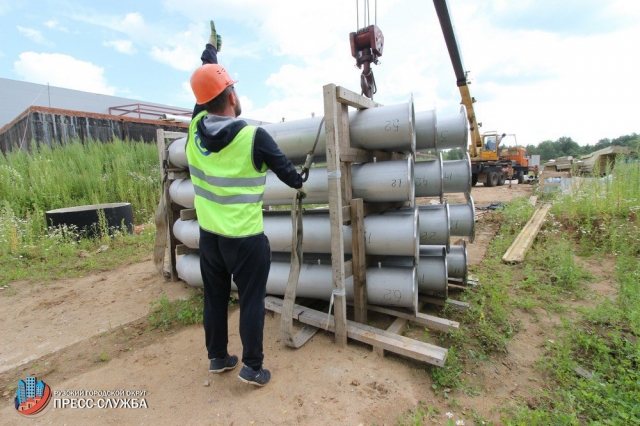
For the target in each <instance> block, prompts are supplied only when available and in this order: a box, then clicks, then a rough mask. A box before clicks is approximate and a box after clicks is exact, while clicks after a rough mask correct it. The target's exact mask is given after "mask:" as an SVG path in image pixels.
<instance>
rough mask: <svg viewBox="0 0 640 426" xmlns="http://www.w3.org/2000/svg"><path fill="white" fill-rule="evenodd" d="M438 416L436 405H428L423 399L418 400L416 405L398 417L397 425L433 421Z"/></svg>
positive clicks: (416, 424)
mask: <svg viewBox="0 0 640 426" xmlns="http://www.w3.org/2000/svg"><path fill="white" fill-rule="evenodd" d="M439 416H440V409H439V408H438V407H430V406H428V405H427V404H426V403H425V402H424V401H420V403H419V404H418V406H417V407H414V408H412V409H410V410H409V411H408V412H406V413H403V414H402V415H401V416H400V418H399V419H398V425H399V426H420V425H424V424H426V423H435V422H436V419H437V418H438V417H439Z"/></svg>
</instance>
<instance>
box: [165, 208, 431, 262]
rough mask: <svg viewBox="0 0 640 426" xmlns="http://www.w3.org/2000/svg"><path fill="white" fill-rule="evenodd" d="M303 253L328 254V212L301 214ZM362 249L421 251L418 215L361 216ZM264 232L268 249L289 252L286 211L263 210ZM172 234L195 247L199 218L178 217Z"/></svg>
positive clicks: (347, 244)
mask: <svg viewBox="0 0 640 426" xmlns="http://www.w3.org/2000/svg"><path fill="white" fill-rule="evenodd" d="M303 228H304V238H303V245H302V249H303V251H304V253H331V223H330V221H329V212H328V211H327V210H323V211H319V212H317V211H306V212H305V213H304V214H303ZM364 228H365V252H366V253H367V254H371V255H398V256H412V257H417V256H418V255H419V253H420V243H419V240H418V229H419V225H418V215H417V211H414V214H413V215H411V214H405V215H403V216H401V217H394V218H393V219H392V220H390V219H389V217H386V216H382V215H372V216H367V217H366V218H365V219H364ZM264 233H265V235H266V236H267V237H268V238H269V242H270V244H271V250H273V251H276V252H290V251H291V215H290V213H289V212H286V211H280V212H278V211H273V212H264ZM343 233H344V251H345V253H351V249H352V246H351V243H352V240H351V238H352V237H351V235H352V234H351V227H350V226H344V227H343ZM173 234H174V235H175V237H176V238H177V239H178V240H180V241H181V242H182V243H183V244H184V245H186V246H187V247H191V248H198V240H199V237H200V228H199V225H198V221H196V220H187V221H182V220H181V219H178V220H177V221H176V222H175V224H174V225H173Z"/></svg>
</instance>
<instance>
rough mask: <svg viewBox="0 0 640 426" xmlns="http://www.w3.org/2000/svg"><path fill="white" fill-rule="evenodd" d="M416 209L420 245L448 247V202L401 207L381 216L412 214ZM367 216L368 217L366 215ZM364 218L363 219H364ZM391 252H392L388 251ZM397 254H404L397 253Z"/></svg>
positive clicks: (449, 233)
mask: <svg viewBox="0 0 640 426" xmlns="http://www.w3.org/2000/svg"><path fill="white" fill-rule="evenodd" d="M416 210H417V211H418V226H419V228H420V245H443V246H446V247H447V250H448V247H449V238H450V236H451V232H450V230H449V203H448V202H445V203H444V204H434V205H425V206H416V207H415V208H411V207H403V208H400V209H397V210H391V211H388V212H386V213H384V214H382V215H380V216H381V217H395V216H403V215H409V216H412V215H414V214H415V212H416ZM367 218H368V217H367ZM367 218H365V221H366V219H367ZM390 254H392V253H390ZM397 256H405V255H404V254H400V253H398V254H397Z"/></svg>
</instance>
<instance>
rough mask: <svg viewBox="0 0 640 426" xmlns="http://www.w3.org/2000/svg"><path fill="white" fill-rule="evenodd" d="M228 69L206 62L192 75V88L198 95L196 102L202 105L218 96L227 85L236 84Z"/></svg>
mask: <svg viewBox="0 0 640 426" xmlns="http://www.w3.org/2000/svg"><path fill="white" fill-rule="evenodd" d="M236 83H237V81H234V80H232V79H231V76H229V73H228V72H227V70H225V69H224V68H223V67H221V66H220V65H218V64H205V65H203V66H201V67H200V68H198V69H197V70H195V72H194V73H193V75H192V76H191V90H193V94H194V95H196V103H198V104H200V105H202V104H206V103H207V102H209V101H210V100H211V99H213V98H215V97H216V96H218V95H219V94H220V93H222V92H223V91H224V89H226V88H227V87H229V86H231V85H232V84H236Z"/></svg>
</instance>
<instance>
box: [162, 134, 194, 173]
mask: <svg viewBox="0 0 640 426" xmlns="http://www.w3.org/2000/svg"><path fill="white" fill-rule="evenodd" d="M186 146H187V138H180V139H176V140H174V141H173V142H171V144H170V145H169V147H168V148H167V151H169V163H171V165H172V166H174V167H177V168H182V169H188V168H189V162H188V161H187V152H186V150H185V149H186Z"/></svg>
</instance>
